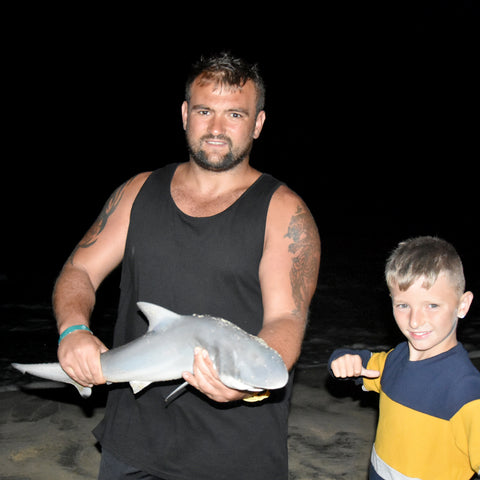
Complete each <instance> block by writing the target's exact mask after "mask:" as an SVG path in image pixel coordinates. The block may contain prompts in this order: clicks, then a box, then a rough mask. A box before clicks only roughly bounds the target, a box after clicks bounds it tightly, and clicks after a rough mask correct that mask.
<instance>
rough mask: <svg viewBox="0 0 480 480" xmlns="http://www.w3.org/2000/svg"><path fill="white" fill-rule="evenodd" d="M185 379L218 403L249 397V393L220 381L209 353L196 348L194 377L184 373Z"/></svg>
mask: <svg viewBox="0 0 480 480" xmlns="http://www.w3.org/2000/svg"><path fill="white" fill-rule="evenodd" d="M183 378H184V380H185V381H186V382H188V383H189V384H190V385H192V387H195V388H196V389H197V390H199V391H200V392H202V393H203V394H204V395H206V396H207V397H208V398H210V399H212V400H214V401H216V402H234V401H236V400H241V399H243V398H245V397H248V396H249V393H248V392H243V391H240V390H235V389H232V388H229V387H227V386H225V385H224V384H223V383H222V381H221V380H220V377H219V376H218V372H217V371H216V370H215V367H214V365H213V363H212V361H211V359H210V357H209V356H208V352H207V351H206V350H203V349H202V348H199V347H197V348H195V358H194V362H193V375H192V374H191V373H190V372H183Z"/></svg>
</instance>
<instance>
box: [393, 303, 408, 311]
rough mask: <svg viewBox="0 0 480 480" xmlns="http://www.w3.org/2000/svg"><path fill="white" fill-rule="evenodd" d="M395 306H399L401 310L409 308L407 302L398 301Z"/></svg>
mask: <svg viewBox="0 0 480 480" xmlns="http://www.w3.org/2000/svg"><path fill="white" fill-rule="evenodd" d="M395 308H398V309H399V310H404V309H406V308H408V305H407V304H406V303H397V304H396V305H395Z"/></svg>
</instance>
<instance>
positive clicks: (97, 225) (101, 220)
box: [70, 178, 133, 263]
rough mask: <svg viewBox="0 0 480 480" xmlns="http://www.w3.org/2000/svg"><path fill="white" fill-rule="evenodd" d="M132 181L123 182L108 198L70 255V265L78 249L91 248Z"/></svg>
mask: <svg viewBox="0 0 480 480" xmlns="http://www.w3.org/2000/svg"><path fill="white" fill-rule="evenodd" d="M132 181H133V178H131V179H130V180H128V181H127V182H125V183H124V184H123V185H120V186H119V187H118V188H117V189H116V190H115V191H114V192H113V193H112V195H111V196H110V198H109V199H108V200H107V201H106V203H105V205H104V206H103V209H102V211H101V212H100V215H99V216H98V218H97V219H96V220H95V222H94V224H93V225H92V226H91V227H90V229H89V230H88V232H87V233H86V234H85V236H84V237H83V238H82V240H81V241H80V243H79V244H78V245H77V247H76V248H75V250H74V251H73V253H72V254H71V255H70V263H72V261H73V257H74V256H75V252H76V251H77V250H78V249H79V248H88V247H91V246H92V245H93V244H94V243H95V242H96V241H97V240H98V237H99V236H100V234H101V233H102V231H103V229H104V228H105V226H106V225H107V222H108V219H109V218H110V215H112V214H113V213H114V212H115V210H116V209H117V207H118V205H119V203H120V201H121V200H122V197H123V194H124V192H125V188H126V187H127V186H128V185H129V184H130V183H131V182H132Z"/></svg>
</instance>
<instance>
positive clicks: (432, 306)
mask: <svg viewBox="0 0 480 480" xmlns="http://www.w3.org/2000/svg"><path fill="white" fill-rule="evenodd" d="M438 307H439V306H438V305H437V304H436V303H431V304H430V305H429V306H428V308H431V309H434V308H438Z"/></svg>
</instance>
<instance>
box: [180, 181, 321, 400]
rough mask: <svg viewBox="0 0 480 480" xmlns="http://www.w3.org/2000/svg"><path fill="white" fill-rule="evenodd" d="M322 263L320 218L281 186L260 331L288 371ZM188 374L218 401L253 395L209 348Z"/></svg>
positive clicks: (268, 243) (268, 239) (266, 255)
mask: <svg viewBox="0 0 480 480" xmlns="http://www.w3.org/2000/svg"><path fill="white" fill-rule="evenodd" d="M319 265H320V237H319V234H318V230H317V227H316V225H315V221H314V219H313V217H312V215H311V213H310V211H309V210H308V208H307V206H306V205H305V204H304V202H303V201H302V200H301V199H300V197H298V196H297V195H296V194H294V193H293V192H292V191H291V190H289V189H288V188H287V187H284V186H282V187H280V188H279V189H278V190H277V191H276V192H275V194H274V195H273V197H272V200H271V202H270V206H269V209H268V215H267V223H266V231H265V243H264V251H263V255H262V259H261V262H260V266H259V277H260V286H261V290H262V299H263V309H264V317H263V327H262V329H261V331H260V332H259V334H258V336H259V337H261V338H262V339H263V340H265V341H266V342H267V344H268V345H269V346H270V347H272V348H273V349H275V350H276V351H277V352H278V353H279V354H280V355H281V357H282V358H283V361H284V362H285V365H286V366H287V368H288V370H290V369H291V368H292V367H293V365H294V364H295V362H296V361H297V359H298V357H299V355H300V350H301V346H302V341H303V336H304V333H305V327H306V324H307V318H308V309H309V306H310V301H311V299H312V296H313V294H314V292H315V288H316V285H317V280H318V270H319ZM183 378H184V379H185V380H186V381H187V382H188V383H189V384H190V385H192V386H194V387H195V388H197V389H198V390H200V391H201V392H203V393H204V394H205V395H207V396H208V397H209V398H211V399H212V400H215V401H217V402H231V401H235V400H241V399H242V398H245V397H248V396H249V395H251V394H250V393H249V392H242V391H239V390H234V389H231V388H228V387H226V386H225V385H224V384H223V383H222V382H221V381H220V379H219V377H218V374H217V372H216V371H215V368H214V367H213V363H212V362H211V360H210V358H209V356H208V352H206V351H205V350H201V349H198V350H197V351H196V352H195V361H194V365H193V374H192V373H189V372H184V375H183Z"/></svg>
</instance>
